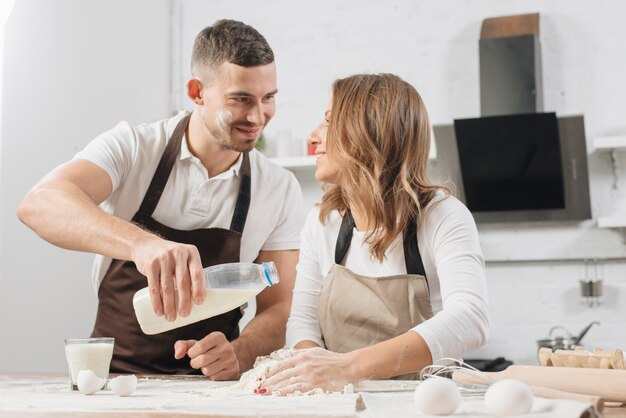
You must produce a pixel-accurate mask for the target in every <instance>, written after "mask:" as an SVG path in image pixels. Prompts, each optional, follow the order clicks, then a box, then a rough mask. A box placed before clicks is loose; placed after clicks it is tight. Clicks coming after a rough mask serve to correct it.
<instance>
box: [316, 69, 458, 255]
mask: <svg viewBox="0 0 626 418" xmlns="http://www.w3.org/2000/svg"><path fill="white" fill-rule="evenodd" d="M429 149H430V125H429V122H428V114H427V113H426V108H425V106H424V103H423V102H422V99H421V97H420V95H419V94H418V93H417V91H416V90H415V88H413V86H411V85H410V84H409V83H407V82H405V81H404V80H402V79H401V78H400V77H397V76H395V75H393V74H358V75H353V76H351V77H347V78H343V79H339V80H336V81H335V82H334V83H333V86H332V108H331V112H330V118H329V126H328V134H327V139H326V151H327V153H328V154H329V156H331V157H332V159H333V161H336V162H337V163H338V165H339V166H340V170H339V171H340V172H339V178H338V181H337V184H336V185H333V186H328V187H327V188H326V192H325V193H324V196H323V197H322V202H321V204H320V221H321V222H322V223H324V222H325V221H326V219H328V215H329V213H330V212H331V211H332V210H338V211H340V212H345V211H346V209H348V208H355V209H357V210H358V211H359V212H360V213H361V214H363V215H364V216H365V217H366V219H367V221H368V223H369V226H370V227H373V228H372V229H370V232H369V233H368V235H367V236H366V238H365V240H366V242H368V243H369V245H370V253H371V254H372V256H373V257H374V258H375V259H377V260H379V261H382V260H383V259H384V256H385V251H386V250H387V248H388V247H389V245H390V244H391V242H392V241H393V240H394V239H395V237H396V236H398V234H400V233H402V231H404V230H405V229H406V226H407V224H408V223H409V221H410V220H411V219H413V220H414V221H415V222H416V224H419V217H420V214H421V211H422V209H423V208H424V207H425V206H426V205H427V204H428V202H430V200H431V199H432V198H433V196H434V195H435V193H436V192H437V190H439V189H443V190H444V191H445V192H446V193H448V194H449V190H448V189H446V188H445V187H442V186H437V185H434V184H432V183H431V182H430V181H429V179H428V175H427V166H428V152H429Z"/></svg>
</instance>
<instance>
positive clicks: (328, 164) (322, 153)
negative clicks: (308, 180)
mask: <svg viewBox="0 0 626 418" xmlns="http://www.w3.org/2000/svg"><path fill="white" fill-rule="evenodd" d="M331 102H332V99H331V101H329V102H328V105H327V106H326V112H324V120H323V121H322V123H320V124H319V125H317V126H316V127H315V129H313V131H312V132H311V133H310V134H309V138H308V141H309V143H310V144H311V145H314V146H315V155H316V156H317V160H316V161H315V165H316V166H317V168H316V170H315V178H316V179H317V180H318V181H321V182H324V183H332V184H336V183H337V177H338V174H339V165H338V164H336V163H335V162H334V161H333V160H332V158H331V156H330V155H328V154H327V153H326V135H327V133H328V123H329V120H330V111H331Z"/></svg>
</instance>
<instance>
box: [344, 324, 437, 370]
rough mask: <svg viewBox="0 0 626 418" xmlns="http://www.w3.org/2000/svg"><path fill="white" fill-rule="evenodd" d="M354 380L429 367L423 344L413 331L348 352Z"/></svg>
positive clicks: (427, 350)
mask: <svg viewBox="0 0 626 418" xmlns="http://www.w3.org/2000/svg"><path fill="white" fill-rule="evenodd" d="M348 356H349V357H350V365H349V368H350V374H351V376H353V378H354V379H353V381H358V380H362V379H382V378H388V377H393V376H398V375H401V374H406V373H414V372H418V371H420V370H422V368H424V367H425V366H428V365H429V364H432V357H431V353H430V349H429V348H428V345H427V344H426V341H424V339H423V338H422V336H421V335H419V334H418V333H417V332H415V331H408V332H405V333H404V334H402V335H399V336H397V337H395V338H392V339H390V340H387V341H383V342H381V343H378V344H374V345H371V346H369V347H365V348H361V349H358V350H355V351H352V352H350V353H348Z"/></svg>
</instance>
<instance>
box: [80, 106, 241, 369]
mask: <svg viewBox="0 0 626 418" xmlns="http://www.w3.org/2000/svg"><path fill="white" fill-rule="evenodd" d="M190 116H191V115H187V116H185V117H184V118H183V119H182V120H181V121H180V122H179V123H178V125H177V126H176V129H175V130H174V132H173V134H172V136H171V138H170V140H169V142H168V144H167V146H166V148H165V151H164V152H163V156H162V157H161V160H160V161H159V165H158V167H157V169H156V172H155V174H154V177H153V178H152V181H151V183H150V186H149V187H148V191H147V192H146V194H145V196H144V199H143V202H142V203H141V206H140V208H139V210H138V211H137V213H136V214H135V216H134V217H133V219H132V220H131V222H133V223H135V224H137V225H139V226H140V227H142V228H143V229H146V230H148V231H151V232H154V233H156V234H158V235H159V236H161V237H163V238H165V239H167V240H170V241H175V242H180V243H185V244H192V245H195V246H196V247H197V248H198V252H199V253H200V258H201V259H202V265H203V266H204V267H207V266H211V265H215V264H221V263H234V262H238V261H239V256H240V246H241V233H242V232H243V228H244V225H245V223H246V218H247V214H248V207H249V206H250V159H249V156H248V154H247V153H244V154H243V161H242V164H241V169H240V172H239V173H240V178H241V184H240V186H239V195H238V197H237V203H236V206H235V213H234V214H233V219H232V222H231V225H230V229H223V228H208V229H196V230H192V231H181V230H177V229H173V228H170V227H168V226H166V225H163V224H161V223H159V222H157V221H156V220H154V219H153V218H152V213H153V212H154V209H155V208H156V206H157V204H158V202H159V199H160V198H161V194H162V192H163V189H164V187H165V184H166V183H167V180H168V178H169V176H170V172H171V170H172V167H173V166H174V163H175V162H176V160H177V159H178V155H179V151H180V147H181V141H182V140H183V136H184V133H185V130H186V129H187V125H188V124H189V119H190ZM147 284H148V283H147V279H146V277H145V276H144V275H143V274H141V273H139V271H138V270H137V268H136V267H135V263H133V262H132V261H124V260H113V261H112V262H111V266H110V267H109V269H108V271H107V272H106V274H105V276H104V278H103V280H102V283H101V284H100V288H99V290H98V300H99V304H98V313H97V316H96V323H95V325H94V330H93V333H92V336H93V337H115V348H114V351H113V360H112V361H111V372H113V373H141V374H144V373H158V374H200V370H196V369H193V368H191V366H190V365H189V358H187V357H183V358H182V359H180V360H176V359H175V358H174V343H175V342H176V341H177V340H187V339H195V340H200V339H202V338H204V337H205V336H207V335H208V334H209V333H211V332H213V331H221V332H223V333H224V335H225V336H226V338H228V340H229V341H232V340H234V339H235V338H237V337H238V336H239V319H240V318H241V316H242V313H241V309H240V308H237V309H234V310H232V311H230V312H227V313H225V314H222V315H219V316H216V317H213V318H210V319H207V320H204V321H200V322H196V323H194V324H190V325H187V326H184V327H181V328H178V329H173V330H171V331H167V332H164V333H161V334H157V335H145V334H144V333H143V332H142V331H141V329H140V328H139V323H138V322H137V317H136V316H135V312H134V309H133V302H132V301H133V296H134V294H135V292H136V291H138V290H139V289H141V288H144V287H146V286H147Z"/></svg>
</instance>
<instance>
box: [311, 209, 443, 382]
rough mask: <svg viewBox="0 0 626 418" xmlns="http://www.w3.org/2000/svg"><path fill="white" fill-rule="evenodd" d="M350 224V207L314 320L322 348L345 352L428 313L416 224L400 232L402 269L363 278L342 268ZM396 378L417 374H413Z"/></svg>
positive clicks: (406, 326) (391, 334)
mask: <svg viewBox="0 0 626 418" xmlns="http://www.w3.org/2000/svg"><path fill="white" fill-rule="evenodd" d="M353 228H354V219H353V218H352V214H351V213H350V211H347V212H346V215H344V219H343V221H342V223H341V228H340V231H339V236H338V237H337V246H336V248H335V265H334V266H333V267H332V268H331V269H330V271H329V272H328V274H327V276H326V277H325V278H324V284H323V286H322V290H321V295H320V302H319V308H318V320H319V324H320V329H321V331H322V338H323V340H324V344H325V345H326V348H327V349H329V350H331V351H334V352H338V353H347V352H349V351H353V350H357V349H359V348H363V347H367V346H370V345H373V344H377V343H379V342H383V341H386V340H389V339H391V338H394V337H397V336H398V335H401V334H404V333H405V332H407V331H409V330H410V329H411V328H413V327H414V326H415V325H417V324H419V323H422V322H424V321H425V320H427V319H429V318H431V317H432V316H433V312H432V306H431V303H430V295H429V290H428V281H427V280H426V273H425V271H424V265H423V263H422V258H421V256H420V254H419V249H418V246H417V234H416V231H417V229H416V227H415V223H414V222H412V223H411V224H410V225H409V226H408V228H407V231H405V233H404V239H403V241H404V258H405V261H406V267H407V274H405V275H404V274H402V275H397V276H385V277H367V276H361V275H358V274H355V273H353V272H352V271H350V270H349V269H347V268H345V267H343V266H342V265H341V263H342V262H343V259H344V258H345V255H346V253H347V252H348V248H349V246H350V241H351V240H352V233H353ZM395 378H396V379H417V378H419V374H418V373H411V374H407V375H402V376H397V377H395Z"/></svg>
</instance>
